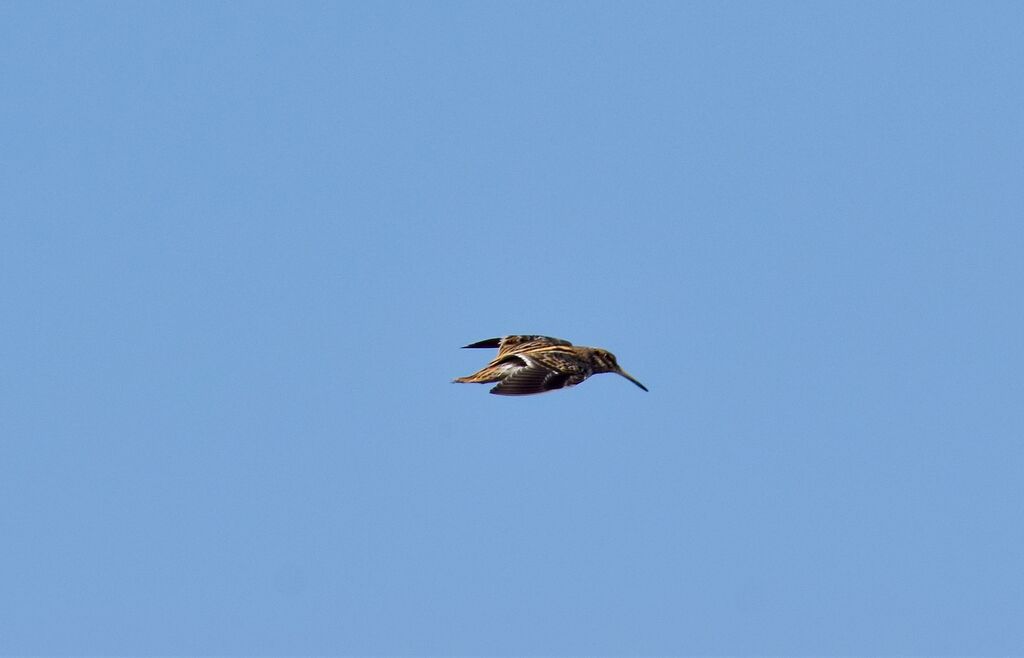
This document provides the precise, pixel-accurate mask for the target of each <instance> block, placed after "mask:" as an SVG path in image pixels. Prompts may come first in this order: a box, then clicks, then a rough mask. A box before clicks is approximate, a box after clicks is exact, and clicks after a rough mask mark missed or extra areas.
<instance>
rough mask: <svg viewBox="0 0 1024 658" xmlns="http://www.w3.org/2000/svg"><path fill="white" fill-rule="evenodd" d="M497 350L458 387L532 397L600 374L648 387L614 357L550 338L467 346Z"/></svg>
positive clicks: (492, 340) (508, 338) (514, 338)
mask: <svg viewBox="0 0 1024 658" xmlns="http://www.w3.org/2000/svg"><path fill="white" fill-rule="evenodd" d="M466 347H470V348H478V347H479V348H483V347H490V348H494V347H496V348H498V356H497V357H496V358H495V359H494V360H493V361H491V362H490V363H488V364H487V365H486V366H485V367H484V368H482V369H481V370H478V371H477V372H475V373H473V374H472V375H469V376H467V377H459V378H458V379H455V380H453V381H454V382H456V383H459V384H490V383H493V382H498V385H497V386H495V387H494V388H492V389H491V393H494V394H496V395H533V394H535V393H545V392H547V391H554V390H556V389H559V388H566V387H569V386H575V385H576V384H579V383H580V382H582V381H583V380H585V379H586V378H587V377H590V376H591V375H596V374H599V373H602V372H614V373H616V374H619V375H622V376H623V377H625V378H626V379H628V380H629V381H631V382H633V383H634V384H636V385H637V386H639V387H640V388H642V389H644V390H645V391H646V390H647V387H646V386H644V385H643V384H641V383H640V382H638V381H637V380H636V379H634V378H633V376H632V375H630V374H629V373H627V372H626V371H625V370H623V369H622V368H620V367H619V364H618V363H616V361H615V355H614V354H612V353H611V352H609V351H608V350H603V349H601V348H598V347H582V346H576V345H573V344H572V343H570V342H569V341H567V340H562V339H560V338H552V337H550V336H505V337H503V338H489V339H487V340H482V341H480V342H478V343H473V344H471V345H466Z"/></svg>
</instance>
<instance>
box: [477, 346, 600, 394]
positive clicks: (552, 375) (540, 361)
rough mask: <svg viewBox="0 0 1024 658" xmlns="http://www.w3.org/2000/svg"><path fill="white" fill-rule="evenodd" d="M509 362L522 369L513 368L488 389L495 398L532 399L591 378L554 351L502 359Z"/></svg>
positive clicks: (579, 366) (571, 360) (565, 357)
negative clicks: (535, 394)
mask: <svg viewBox="0 0 1024 658" xmlns="http://www.w3.org/2000/svg"><path fill="white" fill-rule="evenodd" d="M504 358H506V360H507V361H509V362H513V361H514V362H518V363H523V364H525V365H523V366H520V367H514V368H512V369H511V372H510V373H509V374H508V375H507V376H506V377H505V378H504V379H503V380H501V382H500V383H499V384H498V385H497V386H495V387H494V388H492V389H491V393H494V394H495V395H533V394H534V393H545V392H547V391H554V390H557V389H560V388H564V387H566V386H575V385H576V384H579V383H580V382H582V381H583V380H584V379H586V378H587V377H588V376H589V375H590V371H588V370H587V369H586V368H585V367H584V366H583V365H581V364H580V363H579V361H578V360H576V359H573V358H569V357H567V356H566V355H564V354H559V353H558V352H555V351H549V352H533V353H531V354H529V355H510V357H504Z"/></svg>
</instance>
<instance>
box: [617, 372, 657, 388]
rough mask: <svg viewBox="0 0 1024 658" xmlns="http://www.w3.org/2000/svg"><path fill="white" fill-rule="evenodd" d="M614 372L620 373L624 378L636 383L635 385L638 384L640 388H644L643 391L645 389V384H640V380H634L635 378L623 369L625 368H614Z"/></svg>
mask: <svg viewBox="0 0 1024 658" xmlns="http://www.w3.org/2000/svg"><path fill="white" fill-rule="evenodd" d="M615 372H617V373H619V374H620V375H622V376H623V377H625V378H626V379H628V380H629V381H631V382H633V383H634V384H636V385H637V386H639V387H640V388H642V389H644V390H645V391H647V387H646V386H644V385H643V384H641V383H640V382H638V381H637V380H636V378H635V377H633V375H631V374H629V373H628V372H626V371H625V370H623V369H622V368H619V369H618V370H616V371H615ZM647 392H648V393H650V391H647Z"/></svg>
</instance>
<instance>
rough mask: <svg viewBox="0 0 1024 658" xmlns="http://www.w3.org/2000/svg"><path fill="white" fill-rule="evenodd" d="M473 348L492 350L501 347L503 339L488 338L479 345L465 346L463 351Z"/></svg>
mask: <svg viewBox="0 0 1024 658" xmlns="http://www.w3.org/2000/svg"><path fill="white" fill-rule="evenodd" d="M471 347H490V348H494V347H501V339H500V338H488V339H487V340H482V341H480V342H478V343H472V344H471V345H463V346H462V349H467V348H471Z"/></svg>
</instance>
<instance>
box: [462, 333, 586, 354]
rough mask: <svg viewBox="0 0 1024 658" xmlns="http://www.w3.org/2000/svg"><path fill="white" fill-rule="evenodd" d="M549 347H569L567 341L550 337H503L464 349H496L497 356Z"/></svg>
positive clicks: (483, 341)
mask: <svg viewBox="0 0 1024 658" xmlns="http://www.w3.org/2000/svg"><path fill="white" fill-rule="evenodd" d="M551 345H564V346H571V345H572V343H570V342H569V341H567V340H562V339H561V338H552V337H551V336H504V337H502V338H488V339H487V340H481V341H479V342H476V343H472V344H471V345H466V346H465V347H471V348H472V347H489V348H495V347H497V348H498V356H499V357H502V356H505V355H507V354H515V353H517V352H522V351H524V350H532V349H535V348H537V347H549V346H551Z"/></svg>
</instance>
